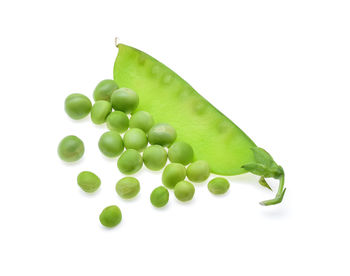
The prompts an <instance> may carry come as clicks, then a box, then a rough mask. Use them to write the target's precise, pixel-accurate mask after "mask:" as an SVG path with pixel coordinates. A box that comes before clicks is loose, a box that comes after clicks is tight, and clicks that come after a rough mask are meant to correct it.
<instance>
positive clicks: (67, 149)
mask: <svg viewBox="0 0 350 276" xmlns="http://www.w3.org/2000/svg"><path fill="white" fill-rule="evenodd" d="M84 151H85V149H84V143H83V141H82V140H80V139H79V138H78V137H77V136H74V135H69V136H66V137H64V138H63V139H62V140H61V142H60V143H59V145H58V149H57V152H58V155H59V157H60V158H61V159H62V160H63V161H65V162H74V161H78V160H79V159H80V158H81V157H82V156H83V155H84Z"/></svg>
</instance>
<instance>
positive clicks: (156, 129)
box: [148, 123, 177, 147]
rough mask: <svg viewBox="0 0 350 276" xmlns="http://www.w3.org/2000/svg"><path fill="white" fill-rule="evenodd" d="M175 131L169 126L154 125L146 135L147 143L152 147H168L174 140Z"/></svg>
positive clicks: (163, 124)
mask: <svg viewBox="0 0 350 276" xmlns="http://www.w3.org/2000/svg"><path fill="white" fill-rule="evenodd" d="M176 137H177V134H176V130H175V129H174V128H173V127H172V126H171V125H169V124H165V123H160V124H156V125H154V126H153V127H152V128H151V129H150V130H149V133H148V141H149V142H150V144H152V145H161V146H163V147H168V146H170V145H171V144H172V143H173V142H174V141H175V139H176Z"/></svg>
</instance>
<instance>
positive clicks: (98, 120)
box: [91, 101, 112, 125]
mask: <svg viewBox="0 0 350 276" xmlns="http://www.w3.org/2000/svg"><path fill="white" fill-rule="evenodd" d="M111 111H112V105H111V103H110V102H107V101H97V102H95V104H94V105H93V106H92V108H91V120H92V122H93V123H94V124H96V125H100V124H103V123H104V122H105V121H106V118H107V116H108V115H109V113H111Z"/></svg>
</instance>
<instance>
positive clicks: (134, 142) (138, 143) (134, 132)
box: [123, 128, 148, 151]
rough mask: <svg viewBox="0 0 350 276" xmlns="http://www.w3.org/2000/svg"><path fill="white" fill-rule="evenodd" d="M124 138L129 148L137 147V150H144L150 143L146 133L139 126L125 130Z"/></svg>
mask: <svg viewBox="0 0 350 276" xmlns="http://www.w3.org/2000/svg"><path fill="white" fill-rule="evenodd" d="M123 140H124V145H125V147H126V148H127V149H135V150H137V151H142V150H144V149H145V148H146V146H147V144H148V141H147V136H146V134H145V133H144V132H143V130H141V129H139V128H131V129H129V130H128V131H127V132H125V134H124V137H123Z"/></svg>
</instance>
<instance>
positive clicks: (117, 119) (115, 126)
mask: <svg viewBox="0 0 350 276" xmlns="http://www.w3.org/2000/svg"><path fill="white" fill-rule="evenodd" d="M107 127H108V128H109V129H110V130H115V131H118V132H119V133H123V132H124V131H126V130H127V129H128V128H129V118H128V116H127V115H126V114H125V113H124V112H122V111H113V112H112V113H111V114H109V115H108V117H107Z"/></svg>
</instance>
